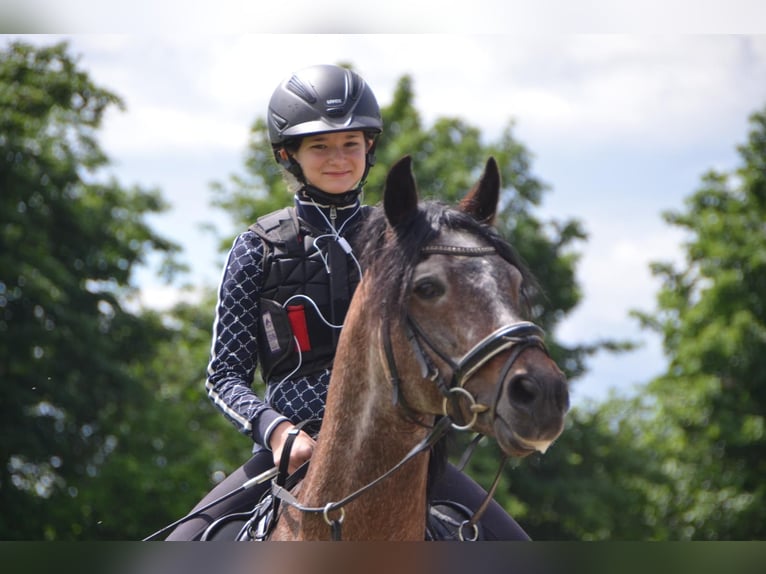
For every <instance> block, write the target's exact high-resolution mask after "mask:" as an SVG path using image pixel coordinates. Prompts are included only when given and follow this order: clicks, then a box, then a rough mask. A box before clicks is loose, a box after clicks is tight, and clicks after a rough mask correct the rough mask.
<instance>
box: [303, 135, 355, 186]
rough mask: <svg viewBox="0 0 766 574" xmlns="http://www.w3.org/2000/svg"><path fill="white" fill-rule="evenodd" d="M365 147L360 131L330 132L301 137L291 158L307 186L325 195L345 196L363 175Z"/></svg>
mask: <svg viewBox="0 0 766 574" xmlns="http://www.w3.org/2000/svg"><path fill="white" fill-rule="evenodd" d="M368 146H369V142H368V140H367V139H366V138H365V137H364V132H361V131H353V132H332V133H327V134H319V135H312V136H306V137H304V138H303V140H302V141H301V145H300V147H299V148H298V151H296V152H295V154H294V157H295V160H296V161H297V162H298V163H299V164H300V166H301V169H302V170H303V175H304V176H305V178H306V181H307V182H308V183H310V184H311V185H313V186H314V187H317V188H319V189H321V190H322V191H324V192H326V193H345V192H346V191H349V190H351V189H354V188H355V187H356V186H357V184H358V183H359V181H360V180H361V179H362V176H363V175H364V167H365V159H366V157H365V156H366V154H367V148H368Z"/></svg>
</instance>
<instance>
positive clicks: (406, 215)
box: [383, 155, 418, 227]
mask: <svg viewBox="0 0 766 574" xmlns="http://www.w3.org/2000/svg"><path fill="white" fill-rule="evenodd" d="M383 208H384V210H385V212H386V219H387V220H388V223H389V224H390V225H391V227H396V226H397V225H400V224H402V223H404V222H405V221H407V220H408V219H410V218H411V217H412V216H413V215H414V214H415V213H416V212H417V210H418V190H417V186H416V185H415V177H414V176H413V175H412V158H411V157H410V156H408V155H407V156H404V157H403V158H402V159H400V160H399V161H397V162H396V163H395V164H394V165H393V167H391V169H390V170H389V172H388V175H387V176H386V186H385V188H384V189H383Z"/></svg>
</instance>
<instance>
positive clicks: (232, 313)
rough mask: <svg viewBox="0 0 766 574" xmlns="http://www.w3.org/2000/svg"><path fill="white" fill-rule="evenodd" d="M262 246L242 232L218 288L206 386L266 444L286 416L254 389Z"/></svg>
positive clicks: (238, 421)
mask: <svg viewBox="0 0 766 574" xmlns="http://www.w3.org/2000/svg"><path fill="white" fill-rule="evenodd" d="M262 257H263V245H262V242H261V240H260V238H258V237H257V236H256V235H255V234H254V233H253V232H251V231H247V232H245V233H243V234H241V235H240V236H238V237H237V239H235V241H234V245H233V246H232V248H231V250H230V251H229V256H228V258H227V261H226V265H225V267H224V270H223V276H222V278H221V283H220V287H219V291H218V302H217V305H216V315H215V321H214V326H213V348H212V352H211V360H210V363H209V364H208V370H207V381H206V384H205V388H206V391H207V394H208V396H209V397H210V399H211V400H212V401H213V404H215V406H216V407H217V408H218V409H219V410H220V411H221V412H222V413H223V415H224V416H225V417H226V418H227V419H229V420H230V421H231V422H232V423H233V424H234V425H235V426H236V427H237V429H238V430H239V431H240V432H241V433H243V434H246V435H248V436H250V437H252V438H253V440H254V441H255V442H256V443H258V444H260V445H262V446H265V447H266V448H270V444H269V439H270V435H271V434H272V433H273V431H274V429H275V428H276V427H277V426H279V424H280V423H283V422H285V421H287V419H286V418H285V417H284V416H282V415H280V414H279V413H278V412H276V411H274V410H273V409H272V408H270V407H269V406H268V404H267V403H266V402H265V401H264V400H263V399H262V398H261V397H259V396H258V395H256V394H255V392H253V389H252V383H253V379H254V376H255V370H256V368H257V366H258V350H257V337H258V317H259V305H258V299H259V295H260V289H261V283H262V279H263V269H262V264H261V260H262Z"/></svg>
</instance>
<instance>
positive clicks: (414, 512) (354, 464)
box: [302, 286, 428, 540]
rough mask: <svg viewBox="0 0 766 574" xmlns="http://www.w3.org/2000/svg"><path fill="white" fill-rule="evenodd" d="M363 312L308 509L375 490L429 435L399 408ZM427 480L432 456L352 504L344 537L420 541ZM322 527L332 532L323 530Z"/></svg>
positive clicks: (311, 479)
mask: <svg viewBox="0 0 766 574" xmlns="http://www.w3.org/2000/svg"><path fill="white" fill-rule="evenodd" d="M361 288H362V286H360V289H361ZM358 291H359V289H358ZM358 295H359V294H358V293H357V295H356V296H355V299H356V297H357V296H358ZM357 303H359V302H358V301H357ZM362 307H364V304H363V303H362V304H357V305H352V307H351V308H350V309H349V315H348V317H347V319H346V326H345V327H344V332H343V334H342V336H341V340H340V342H339V345H338V351H337V354H336V359H335V367H334V369H333V375H332V380H331V382H330V386H329V390H328V395H327V403H326V407H325V414H324V419H323V422H322V430H321V431H320V437H319V441H318V444H317V447H316V450H315V452H314V454H313V455H312V460H311V465H310V469H309V473H308V475H307V476H306V479H305V481H304V483H303V486H302V493H303V496H302V498H303V501H304V504H307V505H309V506H312V505H315V506H324V505H325V504H327V503H328V502H331V501H338V500H341V499H343V498H344V497H346V496H348V495H349V494H350V493H352V492H355V491H356V490H357V489H359V488H361V487H363V486H365V485H367V484H369V483H371V482H372V481H374V480H375V479H377V478H378V477H380V476H381V475H383V474H384V473H385V472H386V471H388V470H390V469H391V468H393V467H394V466H396V465H397V464H398V463H399V462H400V461H401V460H402V459H403V458H404V457H405V456H406V454H407V453H408V452H409V451H410V450H411V449H412V447H413V446H414V445H416V444H417V443H418V442H419V441H420V440H421V439H422V438H423V437H424V436H425V435H426V433H427V429H426V428H424V427H423V426H421V425H418V424H415V423H413V422H412V421H409V420H407V419H406V418H405V417H403V416H402V412H401V410H400V407H398V406H397V405H394V404H393V401H392V389H391V385H390V383H389V381H388V380H387V379H386V367H385V365H384V363H383V354H382V352H381V345H380V340H379V337H380V335H379V332H378V330H376V329H372V328H371V326H370V324H369V322H367V321H366V320H365V319H362V320H355V314H356V313H359V309H361V308H362ZM427 473H428V453H421V454H420V455H418V456H417V457H416V458H414V459H413V460H410V461H408V462H407V463H406V464H405V465H404V466H403V467H402V468H400V469H398V470H397V471H396V472H395V473H393V474H392V475H391V476H389V477H388V478H386V479H385V480H383V481H382V482H380V483H378V484H376V485H375V486H374V487H372V488H370V490H368V491H366V492H365V493H364V494H363V495H361V496H360V497H358V498H357V499H356V500H355V501H354V502H353V503H351V504H349V507H348V510H347V516H346V522H345V523H344V538H346V536H348V537H349V539H365V538H378V537H380V536H384V535H385V534H384V533H393V535H397V536H402V537H404V538H408V539H409V538H411V539H415V540H418V539H419V540H422V537H423V533H424V523H423V520H424V517H425V491H426V480H427ZM392 509H394V510H393V511H392ZM397 510H398V512H397ZM413 517H414V518H413ZM403 521H404V522H403ZM405 522H406V523H405ZM318 528H319V529H321V531H322V532H326V530H327V526H326V525H324V524H320V525H319V526H318Z"/></svg>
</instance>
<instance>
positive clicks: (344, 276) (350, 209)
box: [167, 65, 528, 540]
mask: <svg viewBox="0 0 766 574" xmlns="http://www.w3.org/2000/svg"><path fill="white" fill-rule="evenodd" d="M267 122H268V129H269V138H270V140H271V144H272V147H273V150H274V156H275V158H276V160H277V162H278V163H279V165H280V166H281V167H282V168H283V172H284V175H285V180H286V182H287V185H288V188H289V189H290V191H292V192H293V193H294V195H295V199H294V206H293V207H292V208H285V209H283V210H280V211H277V212H275V213H272V214H268V215H266V216H264V217H261V218H259V220H258V222H257V224H255V225H254V226H251V228H250V229H248V230H247V231H245V232H244V233H242V234H240V235H239V236H238V237H237V238H236V240H235V241H234V245H233V246H232V248H231V250H230V252H229V255H228V260H227V262H226V265H225V268H224V272H223V277H222V280H221V284H220V288H219V293H218V304H217V308H216V317H215V324H214V330H213V348H212V358H211V361H210V364H209V366H208V378H207V382H206V389H207V393H208V395H209V397H210V398H211V400H212V401H213V403H214V404H215V406H216V407H218V409H219V410H220V411H221V412H222V413H223V415H224V416H225V417H226V418H227V419H229V420H230V421H231V422H232V423H233V424H234V425H235V426H236V427H237V428H238V429H239V431H240V432H242V433H244V434H246V435H247V436H249V437H251V438H252V439H253V441H254V443H255V446H254V451H253V456H252V458H251V459H250V460H248V461H247V462H246V463H245V464H244V465H242V466H241V467H240V468H238V469H237V470H235V471H234V472H232V473H231V474H229V475H228V476H227V477H226V478H225V479H224V480H223V481H222V482H221V483H219V484H218V485H217V486H216V487H215V488H214V489H213V490H212V491H211V492H210V493H208V495H207V496H205V497H204V498H203V500H202V501H200V503H199V504H198V505H197V507H195V508H200V507H202V506H204V505H206V504H207V503H209V502H211V501H213V500H215V499H217V498H219V497H220V496H222V495H225V494H227V493H229V492H232V491H233V490H236V489H237V488H238V487H240V486H241V485H243V484H244V483H245V482H246V481H248V480H249V479H252V478H253V477H255V476H258V475H260V474H261V473H263V472H265V471H267V470H269V469H271V468H273V467H274V466H275V465H279V462H280V459H281V456H282V450H283V447H284V445H285V441H286V438H287V436H288V432H289V431H290V430H291V429H293V428H294V426H295V425H296V424H298V423H300V422H302V421H306V420H310V419H321V417H322V415H323V412H324V403H325V398H326V394H327V385H328V383H329V382H330V373H331V368H332V360H333V357H334V354H335V345H336V343H337V336H338V330H339V329H338V328H337V327H338V326H340V325H341V324H342V323H343V319H344V316H345V312H346V309H347V307H348V303H349V301H350V299H351V295H352V294H353V291H354V288H355V287H356V285H357V283H358V281H359V277H360V270H359V265H358V262H357V260H356V257H355V254H354V252H353V249H352V247H351V246H352V245H353V243H354V241H353V239H354V234H355V232H356V230H357V229H358V225H359V223H360V222H361V220H362V219H363V218H364V216H365V213H366V209H367V208H366V207H365V206H362V205H361V204H360V198H359V196H360V194H361V192H362V186H363V185H364V182H365V179H366V176H367V173H368V171H369V169H370V167H371V166H372V165H373V163H374V160H375V155H374V153H375V140H376V137H377V136H378V134H380V133H381V131H382V129H383V122H382V118H381V114H380V109H379V106H378V103H377V101H376V98H375V95H374V94H373V92H372V90H371V89H370V87H369V86H368V85H367V83H366V82H365V81H364V80H363V79H362V78H361V77H360V76H359V75H358V74H357V73H355V72H353V71H351V70H347V69H345V68H342V67H338V66H330V65H319V66H312V67H309V68H305V69H303V70H300V71H298V72H296V73H295V74H293V75H291V76H290V77H288V78H287V79H285V80H284V81H283V82H282V83H280V85H279V86H278V87H277V88H276V90H275V91H274V93H273V95H272V97H271V100H270V102H269V107H268V117H267ZM257 368H260V369H261V373H262V376H263V380H264V381H266V383H267V391H266V394H265V396H264V397H263V398H261V397H259V396H258V395H256V394H255V393H254V391H253V389H252V388H251V385H252V382H253V379H254V376H255V372H256V369H257ZM307 430H309V429H303V430H300V431H299V432H298V434H297V435H295V436H294V442H293V444H292V447H291V449H290V457H289V468H288V470H289V472H293V471H294V470H295V469H297V468H298V467H299V466H300V465H301V464H302V463H303V462H305V461H307V460H308V459H309V458H310V457H311V454H312V451H313V449H314V446H315V444H316V443H315V439H314V438H313V437H312V432H313V431H316V430H317V429H316V428H314V429H313V431H312V430H309V432H307ZM293 434H294V433H293ZM268 486H269V483H268V482H266V483H264V484H263V485H260V486H257V487H253V488H249V489H247V490H245V491H243V492H242V493H240V494H238V495H236V496H233V497H231V498H229V499H227V500H225V501H224V502H222V503H220V504H217V505H215V506H213V507H211V508H210V509H209V510H206V511H205V512H204V513H203V514H202V515H201V516H198V517H195V518H193V519H191V520H189V521H186V522H184V523H182V524H180V525H179V526H178V527H177V528H176V529H175V530H174V531H173V532H172V533H171V534H170V536H169V537H168V538H167V539H168V540H193V539H196V538H199V536H200V535H201V534H202V532H203V531H204V530H205V528H206V527H207V526H208V525H209V524H210V523H211V522H212V521H214V520H215V519H216V518H218V517H220V516H224V515H227V514H230V513H234V512H244V511H248V510H250V509H252V508H253V506H254V505H255V504H256V503H257V501H258V500H259V499H260V498H261V496H262V495H263V493H264V492H265V491H266V489H267V488H268ZM485 495H486V493H485V491H484V490H483V489H482V488H481V487H479V486H478V485H477V484H476V483H475V482H473V481H472V480H471V479H470V478H468V477H467V476H466V475H464V474H462V473H460V472H459V471H457V469H455V468H454V467H453V466H451V465H448V467H447V469H446V471H445V473H444V475H443V477H442V478H440V479H439V481H438V483H437V484H436V486H435V488H434V498H438V499H448V500H455V501H458V502H460V503H461V504H463V505H464V506H467V507H469V508H471V509H474V510H475V509H476V508H478V507H479V505H480V504H481V503H482V501H483V500H484V496H485ZM482 527H483V530H484V533H485V535H486V536H487V538H497V539H527V538H528V537H527V535H526V533H525V532H524V531H523V530H522V529H521V527H519V525H518V524H517V523H516V522H515V521H514V520H513V519H512V518H511V517H510V516H508V515H507V514H506V513H505V512H504V511H503V510H502V508H501V507H500V506H499V505H497V504H496V503H494V502H492V504H491V505H490V507H489V508H488V510H487V511H486V512H485V514H484V516H483V518H482Z"/></svg>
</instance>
